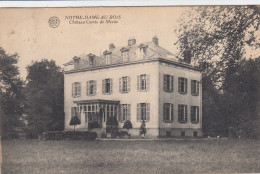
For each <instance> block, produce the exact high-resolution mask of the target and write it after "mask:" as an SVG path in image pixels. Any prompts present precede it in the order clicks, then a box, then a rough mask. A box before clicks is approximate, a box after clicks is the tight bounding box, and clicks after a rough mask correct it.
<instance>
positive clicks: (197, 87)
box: [196, 81, 200, 95]
mask: <svg viewBox="0 0 260 174" xmlns="http://www.w3.org/2000/svg"><path fill="white" fill-rule="evenodd" d="M196 84H197V86H196V90H197V95H199V93H200V84H199V82H198V81H196Z"/></svg>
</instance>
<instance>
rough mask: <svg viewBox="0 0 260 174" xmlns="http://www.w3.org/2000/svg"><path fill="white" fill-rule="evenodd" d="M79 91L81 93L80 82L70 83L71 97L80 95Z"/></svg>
mask: <svg viewBox="0 0 260 174" xmlns="http://www.w3.org/2000/svg"><path fill="white" fill-rule="evenodd" d="M80 93H81V86H80V82H74V83H72V97H74V98H76V97H80Z"/></svg>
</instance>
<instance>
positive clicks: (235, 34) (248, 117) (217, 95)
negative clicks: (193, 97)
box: [175, 6, 260, 137]
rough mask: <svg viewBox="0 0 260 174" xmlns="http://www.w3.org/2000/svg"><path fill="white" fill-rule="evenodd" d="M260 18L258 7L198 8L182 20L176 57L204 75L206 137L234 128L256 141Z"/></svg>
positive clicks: (177, 29)
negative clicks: (209, 134)
mask: <svg viewBox="0 0 260 174" xmlns="http://www.w3.org/2000/svg"><path fill="white" fill-rule="evenodd" d="M259 17H260V12H259V7H257V6H215V7H212V6H211V7H195V8H193V9H192V10H191V11H186V12H184V13H183V15H182V16H181V17H180V19H179V20H178V22H179V25H178V27H177V28H176V29H175V32H176V34H177V36H178V41H177V42H176V43H175V44H176V45H177V46H178V49H179V51H180V52H179V54H178V57H179V59H180V61H184V62H186V63H192V64H194V65H195V66H197V67H198V68H200V69H201V70H202V73H203V74H202V75H203V78H202V84H203V104H202V105H203V113H202V115H203V120H202V121H203V129H204V133H210V131H209V130H214V131H215V133H216V134H221V132H222V133H223V131H226V130H228V128H229V127H232V128H233V129H235V130H236V131H237V132H238V131H241V130H243V131H245V132H247V136H248V137H249V136H255V135H253V134H254V133H255V132H256V130H255V129H257V128H256V127H257V126H255V124H253V123H256V120H257V118H256V115H257V106H256V105H257V103H258V102H259V91H257V88H258V86H259V79H257V78H258V76H259V66H258V67H257V65H259V58H258V59H256V58H257V57H258V56H259V55H257V54H256V53H257V52H256V51H255V50H256V49H258V48H259V46H260V43H259V35H258V28H259V24H260V20H259ZM250 58H253V59H255V60H253V59H252V60H251V59H250ZM256 82H257V83H256Z"/></svg>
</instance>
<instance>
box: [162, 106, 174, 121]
mask: <svg viewBox="0 0 260 174" xmlns="http://www.w3.org/2000/svg"><path fill="white" fill-rule="evenodd" d="M173 113H174V110H173V104H171V103H164V104H163V121H164V122H172V121H173Z"/></svg>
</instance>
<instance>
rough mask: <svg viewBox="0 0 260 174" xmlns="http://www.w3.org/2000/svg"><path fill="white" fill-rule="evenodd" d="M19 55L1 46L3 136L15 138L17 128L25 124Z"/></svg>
mask: <svg viewBox="0 0 260 174" xmlns="http://www.w3.org/2000/svg"><path fill="white" fill-rule="evenodd" d="M18 58H19V56H18V55H17V54H12V55H8V54H7V53H6V52H5V50H4V49H3V48H1V47H0V84H1V85H0V115H1V137H2V138H14V137H16V136H17V133H16V132H15V129H16V128H17V127H21V126H23V122H22V121H21V118H22V114H23V105H24V104H23V101H24V95H23V93H22V89H23V81H22V80H21V79H20V78H19V70H18V67H17V65H16V64H17V62H18Z"/></svg>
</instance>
